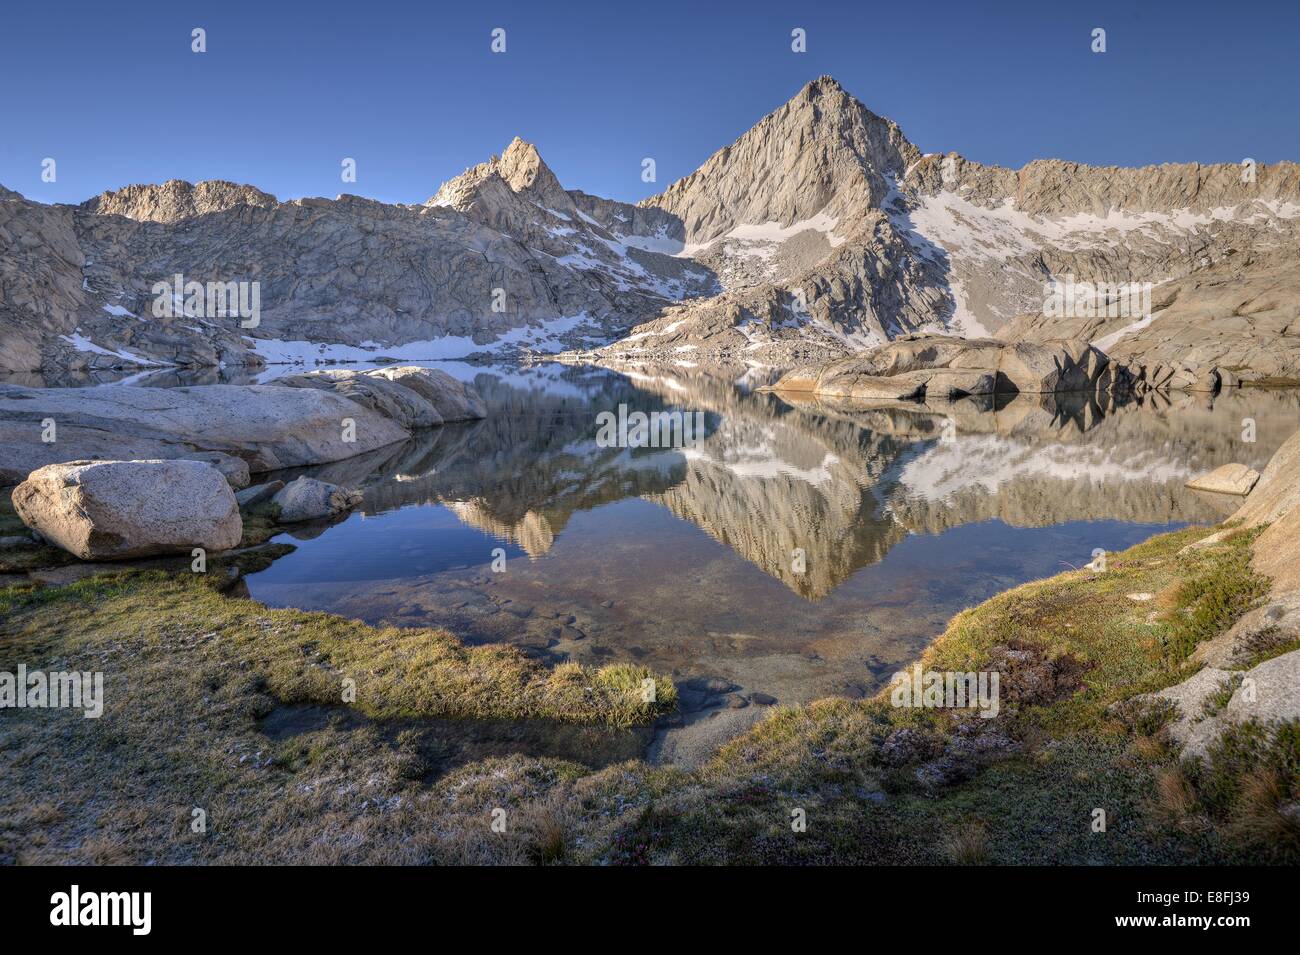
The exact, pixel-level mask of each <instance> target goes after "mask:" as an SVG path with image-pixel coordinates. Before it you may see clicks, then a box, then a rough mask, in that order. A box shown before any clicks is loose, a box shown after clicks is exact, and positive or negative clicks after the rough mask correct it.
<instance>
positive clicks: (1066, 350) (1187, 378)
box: [767, 335, 1241, 402]
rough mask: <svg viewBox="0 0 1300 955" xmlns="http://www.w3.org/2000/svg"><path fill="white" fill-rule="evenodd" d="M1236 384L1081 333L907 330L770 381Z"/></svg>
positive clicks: (934, 395) (989, 386)
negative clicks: (1034, 336)
mask: <svg viewBox="0 0 1300 955" xmlns="http://www.w3.org/2000/svg"><path fill="white" fill-rule="evenodd" d="M1240 384H1241V381H1240V379H1239V378H1238V376H1237V375H1236V374H1234V373H1233V372H1232V371H1230V370H1229V369H1226V368H1220V367H1218V366H1204V367H1203V366H1200V365H1196V364H1194V363H1187V362H1184V363H1181V364H1178V365H1153V366H1151V367H1147V366H1145V365H1137V366H1129V365H1124V364H1121V363H1119V362H1115V361H1112V360H1111V359H1109V358H1108V357H1107V356H1106V355H1105V354H1104V353H1103V352H1102V351H1101V350H1100V349H1099V348H1097V347H1095V346H1093V345H1090V344H1088V342H1086V341H1083V340H1081V339H1080V340H1060V341H1045V342H1029V341H1016V342H1007V341H1001V340H999V339H967V338H955V337H952V336H945V335H909V336H907V337H904V338H899V339H897V340H895V341H892V342H889V343H888V344H885V345H880V346H877V347H875V348H871V349H868V350H866V351H862V352H858V353H855V354H853V355H850V356H848V357H845V358H839V359H836V360H834V361H830V362H828V363H825V364H821V365H813V366H808V367H804V368H800V369H796V370H794V371H790V372H788V373H786V374H785V375H783V376H782V377H781V378H780V379H779V380H778V381H776V382H775V383H774V384H772V385H769V386H767V387H768V388H769V389H770V390H772V391H776V392H790V393H800V392H804V393H811V394H813V395H816V396H818V397H826V398H856V399H868V400H879V401H956V400H959V399H961V398H968V397H978V396H988V395H1014V394H1031V395H1044V394H1060V393H1068V392H1086V393H1089V394H1095V395H1096V396H1097V398H1098V400H1100V401H1102V402H1105V401H1106V400H1107V399H1109V398H1111V397H1125V396H1129V395H1142V394H1145V393H1146V392H1148V391H1156V390H1164V391H1170V390H1173V391H1193V392H1205V393H1208V394H1216V393H1218V392H1219V391H1221V390H1223V389H1231V388H1235V387H1239V386H1240Z"/></svg>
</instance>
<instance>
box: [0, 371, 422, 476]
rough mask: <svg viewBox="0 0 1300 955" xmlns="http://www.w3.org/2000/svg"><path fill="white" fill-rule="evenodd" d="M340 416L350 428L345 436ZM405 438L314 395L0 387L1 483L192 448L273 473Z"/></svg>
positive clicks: (230, 388) (362, 413)
mask: <svg viewBox="0 0 1300 955" xmlns="http://www.w3.org/2000/svg"><path fill="white" fill-rule="evenodd" d="M346 420H351V421H352V422H353V423H354V427H353V428H352V429H350V431H351V433H350V434H349V430H348V429H346V428H345V421H346ZM46 422H49V423H50V424H49V425H47V424H46ZM46 434H49V435H50V437H51V440H48V441H47V440H44V439H43V438H44V436H45V435H46ZM409 436H410V432H409V431H407V430H406V429H405V428H404V427H402V426H401V425H400V424H398V423H397V422H395V421H393V420H392V419H390V418H387V417H385V416H384V415H381V414H379V413H377V412H374V411H372V410H370V409H369V408H366V407H365V406H363V405H360V404H357V403H356V402H354V401H351V400H349V399H347V398H345V397H343V396H341V395H336V394H332V393H330V392H327V391H318V390H315V389H297V388H278V387H274V386H272V385H200V386H197V387H193V388H133V387H130V386H118V385H104V386H100V387H96V388H19V387H16V386H11V385H0V462H3V470H0V483H17V482H18V481H21V480H22V479H23V478H25V477H26V476H27V475H28V474H29V473H30V472H31V471H34V470H35V469H36V468H38V467H41V466H42V465H45V464H53V463H59V462H64V461H69V460H76V459H83V458H96V457H100V458H107V459H111V460H121V459H123V458H126V457H128V456H129V457H132V458H137V457H139V458H145V457H160V458H185V457H189V456H190V455H191V454H192V453H194V452H195V451H219V452H221V453H223V454H227V455H231V456H234V457H239V458H242V459H243V460H244V461H246V462H247V464H248V467H249V469H250V470H251V471H254V472H256V471H271V470H275V469H277V468H286V467H297V466H300V465H306V464H319V463H322V462H325V461H337V460H340V459H342V458H349V457H352V456H353V455H355V454H361V453H363V452H365V451H371V450H374V449H375V448H379V447H383V446H384V445H386V444H391V443H393V442H394V441H401V440H403V439H404V438H407V437H409ZM349 438H351V439H352V440H349Z"/></svg>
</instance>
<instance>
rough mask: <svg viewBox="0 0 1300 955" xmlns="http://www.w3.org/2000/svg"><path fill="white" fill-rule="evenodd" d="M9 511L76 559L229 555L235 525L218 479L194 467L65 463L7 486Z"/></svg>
mask: <svg viewBox="0 0 1300 955" xmlns="http://www.w3.org/2000/svg"><path fill="white" fill-rule="evenodd" d="M13 503H14V510H15V511H16V512H17V514H18V516H19V517H20V518H21V519H22V521H23V523H24V524H26V525H27V526H28V527H30V528H31V529H32V530H34V531H36V532H37V533H38V534H40V535H41V537H42V538H44V539H45V540H47V541H49V542H51V543H53V544H57V545H58V546H59V547H62V548H63V549H64V550H66V551H68V552H70V553H72V554H75V555H76V556H77V557H80V558H81V559H82V560H122V559H126V558H133V557H148V556H152V555H155V554H186V555H188V554H190V553H191V551H192V550H193V549H194V548H196V547H201V548H203V549H205V550H207V551H212V552H215V551H223V550H229V549H230V548H232V547H234V546H235V545H236V544H238V543H239V540H240V536H241V535H242V534H243V522H242V521H241V520H240V516H239V505H238V504H237V503H236V501H235V495H234V492H233V491H231V489H230V485H229V484H228V483H227V482H226V479H225V477H224V476H223V475H222V474H221V472H220V471H218V470H217V469H216V468H214V467H213V466H212V465H210V464H205V463H203V462H201V461H184V460H171V461H72V462H69V463H67V464H52V465H47V466H46V467H43V468H40V469H38V470H36V471H35V472H33V473H32V474H31V475H30V476H29V477H28V478H27V480H25V481H23V483H21V484H19V485H18V487H16V488H14V492H13Z"/></svg>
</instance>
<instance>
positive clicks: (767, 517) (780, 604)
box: [247, 363, 1300, 735]
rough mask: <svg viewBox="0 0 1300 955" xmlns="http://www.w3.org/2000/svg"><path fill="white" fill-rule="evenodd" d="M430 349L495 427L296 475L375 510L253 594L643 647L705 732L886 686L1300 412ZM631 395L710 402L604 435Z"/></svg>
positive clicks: (1180, 512)
mask: <svg viewBox="0 0 1300 955" xmlns="http://www.w3.org/2000/svg"><path fill="white" fill-rule="evenodd" d="M430 364H432V365H434V366H435V367H441V368H443V369H444V370H447V371H449V372H451V373H452V374H454V375H456V376H457V377H459V378H461V379H463V380H468V381H471V382H472V383H473V384H474V385H475V387H476V388H478V390H479V391H480V393H482V394H483V396H484V398H485V400H486V401H487V402H488V405H489V416H488V418H487V419H486V420H484V421H479V422H474V423H470V424H458V425H449V426H446V427H443V428H441V429H434V430H432V431H430V432H427V433H425V434H422V435H419V436H417V437H415V438H413V439H412V440H410V441H408V442H405V443H403V444H399V445H394V446H391V447H389V448H385V449H381V450H379V451H376V452H373V453H371V454H369V455H365V456H362V457H359V458H355V459H352V460H349V461H343V462H338V463H336V464H332V465H325V466H321V467H315V468H307V469H300V470H298V471H294V472H289V473H287V474H285V475H284V477H292V476H294V475H296V474H298V473H309V474H312V475H314V476H317V477H320V478H322V479H324V480H330V481H334V482H336V483H341V484H347V485H350V486H354V487H360V488H362V489H363V490H364V492H365V503H364V505H363V506H362V507H361V508H360V509H358V510H357V511H355V512H353V513H352V514H350V515H348V516H347V517H346V518H344V519H342V520H339V521H337V522H335V523H332V524H329V525H312V526H299V527H296V528H295V529H294V530H293V532H292V533H288V534H283V535H281V536H280V537H278V538H277V540H282V541H285V542H288V543H293V544H295V545H296V546H297V550H296V551H295V552H294V553H293V554H290V555H288V556H287V557H284V558H282V559H281V560H278V561H277V562H276V563H275V564H273V565H272V566H271V567H270V568H269V569H267V570H265V571H262V572H260V573H257V574H253V575H251V576H249V577H248V579H247V583H248V586H249V589H250V592H251V594H252V596H253V597H255V598H256V599H258V600H261V601H264V602H266V603H268V604H271V605H274V606H295V607H303V608H308V609H319V610H326V611H330V612H333V613H339V614H343V615H346V616H349V617H354V618H358V619H361V620H365V621H367V622H371V623H380V622H390V623H393V624H396V625H399V626H443V627H446V628H447V629H449V630H451V631H452V632H453V633H455V634H457V635H458V636H460V637H462V638H463V639H465V640H467V641H470V642H479V641H492V642H497V641H500V642H510V643H514V644H516V645H519V646H521V647H523V648H524V649H525V650H527V651H528V652H530V653H532V654H536V655H538V656H539V657H542V658H545V659H549V660H564V659H572V660H578V661H580V662H583V663H587V664H597V665H598V664H601V663H605V662H611V661H620V660H628V661H637V662H641V663H645V664H648V665H650V666H651V667H653V668H655V669H657V670H659V671H661V672H667V673H670V674H671V675H673V677H674V678H675V679H676V680H677V681H678V683H679V686H681V687H682V688H683V704H684V710H685V711H686V716H685V721H686V722H687V723H688V724H689V723H691V722H692V721H696V722H698V721H700V720H703V719H705V718H708V719H712V720H713V721H714V723H715V724H717V725H719V726H725V727H727V728H729V729H728V731H730V730H735V729H737V728H743V724H744V723H745V722H747V721H749V720H752V719H753V718H754V717H755V715H756V712H755V711H758V710H761V709H762V707H760V706H754V705H751V706H749V707H745V708H743V709H731V708H728V707H727V706H726V703H727V702H731V703H733V704H734V703H738V702H739V701H738V700H736V699H735V697H734V695H733V696H730V697H728V696H726V694H727V692H728V691H729V690H732V689H734V690H735V691H736V692H737V693H738V694H740V695H741V696H748V695H749V694H753V693H759V694H762V695H765V696H769V697H773V698H775V699H776V700H778V701H780V702H782V703H798V702H804V701H807V700H810V699H815V698H817V697H821V696H826V695H830V694H841V695H849V696H855V697H857V696H862V695H864V694H870V693H872V692H874V691H875V690H876V689H877V688H879V687H880V686H881V685H882V684H883V683H885V682H887V681H888V679H889V676H890V675H891V674H892V673H894V672H895V671H896V670H899V669H901V668H903V667H906V666H907V665H909V664H910V663H911V662H912V661H913V660H915V659H916V657H917V656H918V655H919V654H920V653H921V651H922V650H923V649H924V648H925V646H926V645H927V644H928V643H929V642H930V641H931V640H932V639H933V638H934V637H935V636H936V635H937V634H939V633H940V632H941V631H942V630H943V628H944V626H945V624H946V622H947V621H948V619H949V618H950V617H951V616H952V615H953V614H954V613H956V612H958V611H960V610H961V609H963V608H965V607H969V606H972V605H974V604H977V603H979V602H980V601H983V600H985V599H987V598H989V597H991V596H993V595H994V594H996V593H998V592H1000V591H1003V590H1006V589H1007V588H1009V587H1013V586H1015V585H1017V584H1020V583H1023V582H1025V581H1028V580H1033V579H1036V578H1041V577H1046V576H1050V575H1052V574H1055V573H1058V572H1060V571H1062V570H1065V569H1068V568H1071V567H1079V566H1082V565H1083V564H1085V563H1087V562H1088V561H1089V560H1091V559H1092V553H1093V551H1094V550H1095V549H1097V548H1101V549H1104V550H1107V551H1113V550H1119V549H1122V548H1125V547H1128V546H1130V545H1132V544H1135V543H1138V542H1140V541H1142V540H1144V539H1146V538H1148V537H1150V536H1151V535H1153V534H1156V533H1159V532H1162V531H1165V530H1169V529H1173V528H1176V527H1180V526H1183V525H1185V524H1187V523H1206V524H1208V523H1214V522H1217V521H1219V520H1221V519H1222V518H1223V517H1224V516H1226V514H1228V513H1231V511H1232V510H1233V509H1235V507H1236V505H1237V503H1238V502H1237V500H1236V499H1232V498H1228V499H1222V498H1218V499H1216V497H1217V496H1214V495H1203V494H1197V493H1196V492H1191V491H1188V490H1186V489H1185V488H1184V487H1183V485H1184V483H1185V482H1186V481H1187V480H1188V479H1189V478H1191V477H1192V476H1194V475H1197V474H1199V473H1202V472H1204V471H1206V470H1209V469H1211V468H1213V467H1217V466H1218V465H1220V464H1224V463H1227V462H1230V461H1240V462H1242V463H1246V464H1249V465H1252V466H1254V467H1257V468H1260V467H1262V466H1263V465H1264V464H1265V463H1266V462H1267V460H1268V458H1269V457H1270V456H1271V454H1272V453H1273V451H1274V450H1275V449H1276V448H1277V446H1278V445H1279V444H1281V443H1282V441H1284V440H1285V439H1286V438H1287V437H1288V436H1289V435H1290V434H1291V433H1292V432H1293V431H1295V429H1296V427H1297V426H1300V398H1298V397H1297V395H1296V394H1295V393H1292V392H1270V391H1245V392H1237V393H1233V394H1227V395H1223V396H1220V397H1217V398H1211V397H1210V396H1205V395H1200V396H1176V397H1175V398H1174V399H1173V403H1172V404H1171V403H1170V402H1169V401H1168V400H1165V399H1161V398H1158V397H1157V398H1154V399H1151V400H1148V401H1146V402H1144V403H1141V404H1133V405H1129V406H1127V407H1124V408H1122V409H1118V410H1115V411H1112V412H1111V413H1109V414H1103V413H1102V411H1101V409H1099V408H1097V406H1096V405H1095V404H1094V403H1092V402H1090V401H1085V400H1083V399H1079V398H1073V397H1071V398H1070V399H1069V400H1067V401H1057V400H1056V399H1054V398H1050V397H1049V398H1045V399H1039V398H1037V397H1034V398H1031V397H1027V396H1021V397H1018V398H1016V399H1015V400H1012V401H1011V402H1009V403H1004V404H1003V405H1001V406H999V407H989V406H987V405H985V406H979V405H977V404H975V403H973V402H971V401H969V400H967V401H966V402H959V403H957V404H956V405H952V406H944V407H943V408H928V407H926V406H922V405H912V406H906V405H900V406H898V407H893V408H888V409H879V408H876V409H871V408H865V407H861V406H851V405H844V404H836V405H830V404H823V403H818V402H807V403H803V402H796V403H790V402H787V401H784V400H782V399H780V398H778V397H776V396H775V395H772V394H770V393H764V392H760V391H754V390H751V386H752V385H753V384H754V383H755V380H758V381H759V383H761V376H760V378H759V379H755V374H754V373H749V374H742V375H735V374H728V375H726V376H719V375H717V374H708V373H704V372H702V371H700V370H699V369H695V368H691V367H678V368H673V369H671V370H669V371H662V370H661V371H647V370H640V371H637V370H634V371H632V372H630V373H626V374H620V373H617V372H613V371H607V370H602V369H593V368H573V367H567V366H564V365H559V364H544V365H537V366H532V367H525V368H495V367H484V366H472V365H466V364H457V363H430ZM292 370H295V369H284V371H292ZM271 373H272V374H274V373H275V372H274V370H272V372H271ZM620 405H622V406H624V408H625V410H643V411H646V412H651V411H671V410H681V411H687V412H702V419H703V421H704V422H705V429H704V436H703V437H702V438H701V439H700V440H698V441H697V442H695V443H694V444H692V445H691V446H689V447H683V448H627V447H603V446H601V443H600V442H599V441H598V440H597V436H598V431H599V425H600V422H599V421H598V415H599V414H600V412H602V411H613V412H617V410H618V408H619V406H620ZM1246 419H1250V420H1253V421H1254V431H1255V440H1254V441H1248V440H1244V438H1243V430H1244V426H1243V421H1245V420H1246ZM494 557H495V558H496V564H497V568H498V570H494V569H493V563H494ZM501 558H504V560H503V561H502V559H501ZM501 568H504V569H501ZM760 698H761V697H760ZM724 735H725V733H724Z"/></svg>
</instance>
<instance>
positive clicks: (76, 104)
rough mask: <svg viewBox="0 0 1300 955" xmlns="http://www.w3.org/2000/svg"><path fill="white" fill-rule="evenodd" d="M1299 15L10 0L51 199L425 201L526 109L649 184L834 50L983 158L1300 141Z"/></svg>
mask: <svg viewBox="0 0 1300 955" xmlns="http://www.w3.org/2000/svg"><path fill="white" fill-rule="evenodd" d="M196 26H199V27H203V28H205V29H206V30H207V40H208V52H207V53H204V54H201V55H200V54H194V53H192V52H190V31H191V29H192V28H193V27H196ZM494 27H503V28H505V29H506V31H507V33H506V42H507V51H506V53H504V54H499V55H494V54H493V53H491V52H490V50H489V42H490V37H489V33H490V31H491V30H492V28H494ZM794 27H802V28H804V29H806V30H807V34H808V52H807V53H804V54H796V53H792V52H791V51H790V31H791V29H793V28H794ZM1094 27H1103V28H1105V29H1106V31H1107V47H1108V49H1107V52H1106V53H1104V54H1093V53H1092V52H1091V51H1090V49H1089V46H1090V42H1091V40H1090V33H1091V31H1092V29H1093V28H1094ZM1298 37H1300V3H1298V2H1296V0H1249V2H1238V3H1225V2H1202V0H1184V2H1172V0H1164V2H1143V0H1118V2H1110V0H1088V2H1084V3H1074V2H1068V0H1036V2H1019V0H1007V2H1002V3H997V2H979V0H964V2H958V0H927V2H919V3H913V2H909V0H889V2H872V0H857V2H851V3H817V2H811V0H810V2H802V3H796V2H790V0H786V2H781V3H774V2H767V0H752V2H748V3H722V2H718V3H714V2H703V0H696V2H689V3H684V2H677V0H663V2H658V0H655V2H648V3H638V2H627V0H609V2H606V3H568V4H565V3H560V2H551V0H545V2H544V0H534V2H531V3H492V2H468V3H467V2H458V3H454V4H448V3H441V2H436V0H433V2H429V0H425V2H388V0H349V2H335V0H319V2H315V3H300V4H290V3H284V2H261V3H244V2H242V0H227V2H220V3H185V2H182V0H169V2H160V0H158V2H156V0H139V2H128V3H108V2H96V3H59V2H54V0H30V2H29V0H7V2H6V3H5V5H4V9H3V12H0V136H2V137H3V138H2V139H0V184H3V185H5V186H8V187H9V188H12V189H17V190H18V191H20V192H22V193H23V194H24V195H27V196H29V197H31V198H34V199H40V200H43V201H50V202H79V201H81V200H83V199H85V198H88V197H90V196H92V195H95V194H97V193H98V192H100V191H102V190H104V189H109V188H117V187H120V186H122V185H126V184H128V183H134V182H160V181H162V180H164V179H168V178H181V179H189V180H199V179H214V178H220V179H231V180H235V181H237V182H248V183H252V184H253V185H256V186H258V187H260V188H263V189H265V190H267V191H268V192H272V193H274V194H275V195H277V196H279V197H280V198H282V199H283V198H292V197H297V196H304V195H308V196H319V195H323V196H334V195H336V194H338V193H339V192H355V193H358V194H360V195H366V196H371V197H374V198H377V199H382V200H385V201H397V202H422V201H423V200H425V199H426V198H428V197H429V196H430V195H432V194H433V192H434V191H435V190H436V189H437V187H438V184H439V183H440V182H441V181H442V180H444V179H446V178H449V177H450V176H454V175H456V174H458V173H460V172H461V171H462V170H464V169H465V167H467V166H469V165H472V164H473V163H476V162H480V161H482V160H484V159H486V158H487V156H488V155H489V154H490V153H493V152H500V151H501V150H502V149H503V148H504V147H505V146H506V144H507V143H508V142H509V141H510V139H511V138H512V137H513V136H515V135H520V136H523V137H524V138H525V139H528V140H531V141H533V142H535V143H537V145H538V147H539V149H540V150H541V153H542V156H543V158H544V159H545V160H546V161H547V163H548V164H549V165H550V166H551V167H552V168H553V169H554V170H555V172H556V174H557V175H558V176H559V177H560V181H561V182H562V183H564V185H565V186H566V187H568V188H579V189H584V190H586V191H588V192H593V193H596V194H598V195H605V196H609V197H612V198H618V199H625V200H635V199H639V198H642V197H643V196H646V195H649V194H651V193H653V192H657V191H659V190H660V189H662V188H663V187H664V186H665V185H667V184H668V183H669V182H671V181H672V180H673V179H676V178H678V177H680V176H683V175H686V174H688V173H689V172H691V171H692V170H693V169H694V168H695V167H696V166H697V165H699V163H700V162H701V161H703V160H704V159H705V158H706V157H708V156H709V155H710V154H711V153H712V152H713V151H714V150H716V149H718V148H719V147H721V146H724V145H726V144H727V143H730V142H731V141H732V140H733V139H735V138H736V137H737V136H738V135H740V134H741V133H742V132H744V131H745V130H746V129H748V128H749V127H750V126H751V125H752V124H753V123H754V122H755V121H757V120H758V119H759V118H760V117H762V116H763V115H764V114H765V113H767V112H769V111H771V110H772V109H774V108H775V107H777V106H778V105H780V104H781V103H782V102H784V101H785V100H787V99H788V98H789V97H790V96H792V95H793V94H794V93H795V92H796V91H797V90H798V89H799V87H800V86H802V85H803V84H804V83H805V82H807V81H808V80H810V79H812V78H814V77H816V76H818V75H819V74H822V73H830V74H831V75H833V76H835V77H836V78H837V79H838V80H839V81H840V82H841V83H842V84H843V85H844V86H845V88H846V89H848V90H849V92H851V93H853V94H854V95H855V96H857V98H858V99H860V100H862V101H863V102H864V103H865V104H866V105H867V106H868V107H870V108H871V109H873V110H874V111H876V112H878V113H881V114H883V115H885V116H889V117H890V118H892V119H894V120H896V121H897V122H898V123H899V124H900V125H901V126H902V128H903V131H904V132H905V133H906V134H907V136H908V137H909V138H910V139H911V140H912V141H913V142H915V143H916V144H917V145H918V146H919V147H920V148H921V149H923V150H925V151H927V152H943V151H947V150H950V149H951V150H956V151H958V152H960V153H962V154H963V155H965V156H968V157H970V158H972V159H976V160H979V161H981V162H986V163H997V164H1001V165H1008V166H1013V167H1018V166H1020V165H1023V164H1024V163H1026V162H1028V161H1029V160H1031V159H1035V158H1044V157H1057V158H1062V159H1073V160H1078V161H1081V162H1089V163H1097V164H1115V165H1142V164H1146V163H1153V162H1164V161H1192V160H1196V161H1201V162H1239V161H1240V160H1241V159H1243V158H1245V157H1247V156H1249V157H1252V158H1254V159H1256V160H1257V161H1259V162H1272V161H1276V160H1279V159H1291V160H1300V106H1297V102H1298V100H1300V51H1297V48H1296V43H1297V38H1298ZM47 156H48V157H53V158H55V159H56V160H57V162H58V170H57V171H58V181H57V182H55V183H43V182H41V179H40V169H41V165H40V164H41V160H42V159H43V158H45V157H47ZM645 156H652V157H654V158H655V160H656V162H657V164H658V172H659V176H658V180H659V181H658V183H657V184H655V185H648V184H645V183H643V182H641V179H640V171H641V165H640V164H641V159H642V158H643V157H645ZM343 157H354V158H355V159H356V160H357V163H358V177H357V182H356V183H355V184H349V185H344V184H343V183H342V182H341V181H340V178H339V171H340V166H339V163H340V161H341V160H342V159H343Z"/></svg>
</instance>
